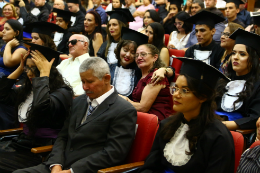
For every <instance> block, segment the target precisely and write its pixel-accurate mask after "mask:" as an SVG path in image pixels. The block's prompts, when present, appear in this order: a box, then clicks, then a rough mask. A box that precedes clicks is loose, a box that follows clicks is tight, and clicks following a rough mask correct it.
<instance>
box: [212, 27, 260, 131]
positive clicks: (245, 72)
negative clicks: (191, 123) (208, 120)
mask: <svg viewBox="0 0 260 173" xmlns="http://www.w3.org/2000/svg"><path fill="white" fill-rule="evenodd" d="M230 39H233V40H236V41H235V46H234V48H233V51H232V53H231V57H230V63H228V66H227V69H226V71H227V76H228V77H230V78H231V82H228V83H227V82H225V81H220V82H219V85H218V88H217V91H218V93H217V94H218V95H217V96H218V97H217V99H216V101H217V106H218V109H217V111H218V112H217V114H219V115H221V116H222V117H223V118H224V120H225V121H223V123H224V124H225V125H226V126H227V128H228V129H229V130H237V129H255V128H256V125H255V124H256V121H257V119H258V118H259V117H260V92H259V89H260V80H259V58H260V53H259V50H258V49H259V46H258V43H259V42H260V36H259V35H256V34H253V33H250V32H247V31H245V30H243V29H238V30H236V31H235V32H234V33H233V34H232V35H231V36H230Z"/></svg>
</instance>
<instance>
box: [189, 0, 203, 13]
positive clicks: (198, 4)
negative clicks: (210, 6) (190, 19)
mask: <svg viewBox="0 0 260 173" xmlns="http://www.w3.org/2000/svg"><path fill="white" fill-rule="evenodd" d="M204 8H205V6H204V3H203V1H200V0H194V1H193V2H192V3H191V10H190V11H191V13H190V15H191V16H194V15H195V14H196V13H197V12H198V11H200V10H202V9H204Z"/></svg>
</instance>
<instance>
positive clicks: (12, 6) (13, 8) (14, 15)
mask: <svg viewBox="0 0 260 173" xmlns="http://www.w3.org/2000/svg"><path fill="white" fill-rule="evenodd" d="M7 5H10V6H11V8H12V10H13V17H15V19H17V17H18V15H17V13H16V9H15V7H14V5H13V4H11V3H7V4H5V5H4V6H3V11H2V15H3V16H4V8H5V7H6V6H7Z"/></svg>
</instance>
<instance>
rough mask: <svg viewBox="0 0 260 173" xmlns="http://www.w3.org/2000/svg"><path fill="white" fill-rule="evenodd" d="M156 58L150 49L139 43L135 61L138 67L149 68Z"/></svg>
mask: <svg viewBox="0 0 260 173" xmlns="http://www.w3.org/2000/svg"><path fill="white" fill-rule="evenodd" d="M157 59H158V55H157V56H153V55H152V52H151V50H150V49H149V48H148V47H147V46H145V45H141V46H139V47H138V48H137V50H136V56H135V62H136V64H137V66H138V67H139V68H140V69H147V68H148V69H151V68H152V67H153V64H154V62H155V61H156V60H157Z"/></svg>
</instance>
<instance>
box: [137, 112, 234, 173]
mask: <svg viewBox="0 0 260 173" xmlns="http://www.w3.org/2000/svg"><path fill="white" fill-rule="evenodd" d="M169 119H170V117H169V118H167V119H165V120H163V121H161V124H160V127H159V130H158V132H157V134H156V137H155V140H154V143H153V146H152V149H151V152H150V154H149V155H148V157H147V158H146V160H145V164H144V165H143V166H142V167H141V168H140V170H139V172H141V173H163V172H164V170H165V169H171V170H173V171H174V172H175V173H191V172H192V173H220V172H221V173H233V172H234V163H235V151H234V142H233V137H232V135H231V133H230V132H229V130H228V129H227V128H226V127H225V126H224V124H223V123H221V122H220V121H219V120H214V122H213V123H210V124H209V125H208V127H206V128H205V130H204V132H203V133H202V134H201V136H200V137H199V138H198V142H197V144H196V151H195V153H194V154H193V155H192V156H191V158H190V160H189V161H188V162H187V163H186V164H185V165H183V166H173V165H172V164H171V163H169V162H168V161H167V160H166V158H165V157H164V151H163V150H164V148H165V145H166V143H168V142H169V141H164V140H163V139H162V138H161V137H160V132H161V129H162V127H164V126H165V124H166V123H167V122H168V121H169Z"/></svg>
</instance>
